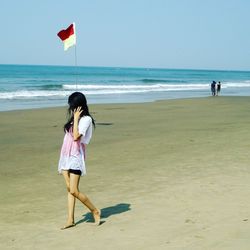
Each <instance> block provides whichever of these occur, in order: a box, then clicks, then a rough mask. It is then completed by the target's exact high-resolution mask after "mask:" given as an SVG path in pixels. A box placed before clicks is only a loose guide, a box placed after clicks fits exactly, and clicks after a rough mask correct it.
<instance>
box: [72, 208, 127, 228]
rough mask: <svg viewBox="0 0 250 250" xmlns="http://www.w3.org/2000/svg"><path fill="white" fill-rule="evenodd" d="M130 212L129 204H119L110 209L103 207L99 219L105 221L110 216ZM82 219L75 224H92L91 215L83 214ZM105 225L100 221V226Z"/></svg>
mask: <svg viewBox="0 0 250 250" xmlns="http://www.w3.org/2000/svg"><path fill="white" fill-rule="evenodd" d="M129 210H131V208H130V204H128V203H120V204H117V205H115V206H112V207H105V208H102V209H101V219H106V218H108V217H110V216H111V215H115V214H121V213H124V212H127V211H129ZM82 216H83V219H81V220H79V221H77V222H76V224H80V223H83V222H94V220H93V216H92V213H86V214H83V215H82ZM103 223H105V221H103V220H101V224H103Z"/></svg>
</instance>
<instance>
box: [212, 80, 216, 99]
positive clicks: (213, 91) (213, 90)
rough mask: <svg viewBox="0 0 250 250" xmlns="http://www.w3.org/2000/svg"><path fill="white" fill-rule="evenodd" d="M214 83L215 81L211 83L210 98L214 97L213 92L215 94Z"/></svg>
mask: <svg viewBox="0 0 250 250" xmlns="http://www.w3.org/2000/svg"><path fill="white" fill-rule="evenodd" d="M215 85H216V82H215V81H213V82H212V83H211V92H212V96H215V92H216V86H215Z"/></svg>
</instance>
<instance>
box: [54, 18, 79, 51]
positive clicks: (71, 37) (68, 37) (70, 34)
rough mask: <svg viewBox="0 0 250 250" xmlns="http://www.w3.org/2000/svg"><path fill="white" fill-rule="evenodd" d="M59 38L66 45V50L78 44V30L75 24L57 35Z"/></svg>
mask: <svg viewBox="0 0 250 250" xmlns="http://www.w3.org/2000/svg"><path fill="white" fill-rule="evenodd" d="M57 35H58V36H59V38H60V39H61V40H62V42H63V44H64V50H67V49H68V48H69V47H71V46H74V45H75V44H76V30H75V23H72V24H70V26H69V27H68V28H67V29H66V30H61V31H59V32H58V33H57Z"/></svg>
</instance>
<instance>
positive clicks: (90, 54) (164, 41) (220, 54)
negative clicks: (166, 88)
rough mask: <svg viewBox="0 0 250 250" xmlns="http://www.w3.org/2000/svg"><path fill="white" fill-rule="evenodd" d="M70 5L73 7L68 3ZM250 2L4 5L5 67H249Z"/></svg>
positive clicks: (0, 58) (0, 17)
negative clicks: (73, 38)
mask: <svg viewBox="0 0 250 250" xmlns="http://www.w3.org/2000/svg"><path fill="white" fill-rule="evenodd" d="M69 3H70V4H69ZM249 11H250V1H249V0H204V1H200V0H105V1H101V0H99V1H98V0H88V1H87V0H72V1H65V0H60V1H59V0H43V1H32V0H21V1H19V0H9V1H2V2H1V9H0V21H1V28H2V32H1V42H0V43H1V46H0V64H38V65H40V64H45V65H74V62H75V60H74V56H75V50H74V48H70V49H69V50H68V51H66V52H64V50H63V44H62V42H61V41H60V40H59V38H58V37H57V35H56V34H57V33H58V32H59V31H60V30H61V29H65V28H67V27H68V26H69V25H70V24H71V23H72V22H75V23H76V34H77V47H76V48H77V50H76V51H77V62H78V65H82V66H114V67H149V68H150V67H154V68H186V69H226V70H234V69H235V70H250V28H249V24H250V15H249Z"/></svg>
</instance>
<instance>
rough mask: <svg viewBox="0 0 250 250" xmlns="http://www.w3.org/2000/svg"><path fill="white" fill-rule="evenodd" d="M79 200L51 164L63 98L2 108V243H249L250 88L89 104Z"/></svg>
mask: <svg viewBox="0 0 250 250" xmlns="http://www.w3.org/2000/svg"><path fill="white" fill-rule="evenodd" d="M90 111H91V112H92V114H93V116H94V118H95V119H96V124H97V125H96V129H95V132H94V136H93V139H92V141H91V143H90V145H88V147H87V161H86V162H87V176H85V177H83V178H81V181H80V190H81V191H82V192H84V193H86V194H87V195H88V196H89V197H90V199H91V200H93V202H94V203H95V204H97V206H98V207H99V208H100V209H101V210H102V224H101V225H100V226H98V227H96V226H93V225H91V216H90V214H89V212H88V210H87V209H86V208H85V207H83V206H82V204H81V203H80V202H79V201H77V202H76V212H75V222H76V223H77V226H76V227H74V228H71V229H68V230H60V227H62V226H63V225H64V224H65V222H66V218H67V194H66V188H65V184H64V180H63V177H62V176H60V175H58V173H57V163H58V159H59V152H60V147H61V144H62V140H63V135H64V134H63V128H62V127H63V124H64V123H65V120H66V107H57V108H45V109H33V110H22V111H8V112H0V152H1V154H0V178H1V180H0V189H1V193H0V200H1V206H0V223H1V226H0V238H1V239H0V249H26V250H28V249H32V250H33V249H60V250H63V249H91V250H95V249H108V250H112V249H124V250H127V249H131V250H140V249H143V250H145V249H148V250H152V249H153V250H154V249H156V250H159V249H167V250H168V249H170V250H172V249H183V250H184V249H185V250H196V249H197V250H206V249H209V250H210V249H215V250H217V249H218V250H223V249H227V250H228V249H232V250H235V249H240V250H245V249H246V250H248V249H250V238H249V235H250V203H249V201H248V198H249V196H250V182H249V180H250V169H249V148H250V133H249V124H250V97H235V96H234V97H229V96H228V97H227V96H223V97H222V96H220V97H205V98H191V99H176V100H165V101H156V102H151V103H137V104H133V103H127V104H91V105H90Z"/></svg>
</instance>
